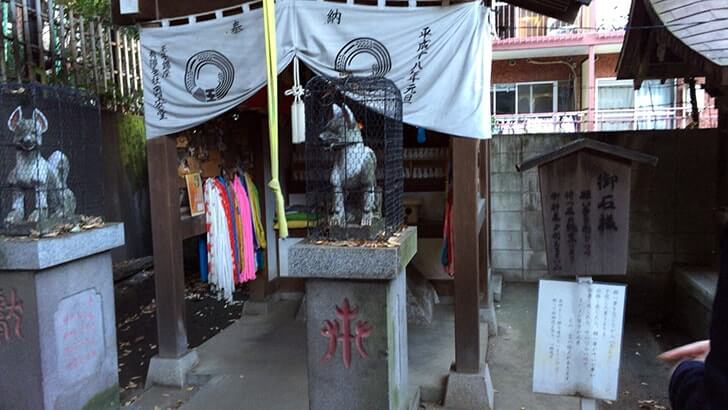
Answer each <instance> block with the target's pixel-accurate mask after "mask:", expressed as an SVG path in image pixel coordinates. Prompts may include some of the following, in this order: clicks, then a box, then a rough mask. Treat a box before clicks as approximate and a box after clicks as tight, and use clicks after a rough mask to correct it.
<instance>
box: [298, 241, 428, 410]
mask: <svg viewBox="0 0 728 410" xmlns="http://www.w3.org/2000/svg"><path fill="white" fill-rule="evenodd" d="M416 251H417V230H416V229H414V228H410V229H407V230H406V231H405V232H404V233H403V234H402V235H401V236H400V237H399V238H398V244H396V245H391V247H376V248H375V247H335V246H326V245H315V244H311V243H306V242H303V243H299V244H296V245H294V246H292V247H291V248H290V249H289V252H288V268H289V272H290V276H293V277H302V278H308V279H309V280H308V281H307V282H306V330H307V336H306V340H307V347H308V349H307V351H308V384H309V405H310V408H311V410H328V409H352V410H355V409H362V410H364V409H366V410H369V409H390V410H400V409H405V408H407V407H408V403H407V394H408V389H407V372H408V367H407V292H406V275H405V267H406V265H407V264H408V263H409V262H410V261H411V260H412V257H413V256H414V254H415V252H416Z"/></svg>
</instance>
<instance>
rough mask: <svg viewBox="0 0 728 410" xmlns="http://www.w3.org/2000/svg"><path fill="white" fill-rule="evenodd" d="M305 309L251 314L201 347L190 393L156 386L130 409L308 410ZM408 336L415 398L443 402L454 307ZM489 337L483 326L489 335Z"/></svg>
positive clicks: (289, 305)
mask: <svg viewBox="0 0 728 410" xmlns="http://www.w3.org/2000/svg"><path fill="white" fill-rule="evenodd" d="M298 305H299V301H280V302H277V303H275V305H274V308H273V311H272V313H271V314H270V315H267V316H259V317H243V318H242V319H241V320H239V321H237V322H236V323H234V324H233V325H231V326H230V327H228V328H227V329H225V330H223V331H222V332H221V333H220V334H218V335H217V336H215V337H214V338H212V339H211V340H209V341H207V342H206V343H204V344H203V345H201V346H200V347H198V348H197V352H198V353H199V356H200V364H199V365H198V366H197V368H196V369H195V370H194V371H193V373H192V374H191V375H190V383H191V384H192V385H191V386H188V387H186V388H185V389H183V390H182V392H183V393H182V392H180V391H176V392H175V391H173V390H169V389H162V388H152V389H149V390H147V391H146V392H145V393H143V394H142V395H141V396H140V397H139V398H138V399H137V400H136V401H135V402H134V403H131V404H129V405H128V406H127V408H129V409H135V410H136V409H140V410H146V409H149V410H153V409H155V407H157V408H162V409H167V408H169V407H170V405H173V407H175V408H176V407H180V408H182V409H207V408H211V407H210V405H211V404H214V408H215V409H216V410H226V409H260V410H301V409H305V408H308V387H307V383H308V378H307V373H306V352H305V348H306V335H305V329H306V324H305V323H304V322H302V321H297V320H295V316H296V312H297V310H298ZM408 332H409V338H408V339H409V369H410V372H409V382H410V383H409V396H410V397H413V396H414V395H415V393H416V392H417V389H418V388H419V389H420V391H421V397H422V398H423V400H431V401H436V400H442V398H443V396H444V386H445V381H446V377H447V375H448V372H449V369H450V365H451V364H452V362H453V361H454V359H455V350H454V346H455V339H454V337H455V336H454V316H453V312H452V306H450V305H437V306H436V308H435V312H434V318H433V324H432V325H431V326H409V329H408ZM487 333H488V329H487V326H486V325H485V324H483V325H482V327H481V335H487ZM483 340H484V342H483V343H484V346H482V349H481V350H482V351H483V352H484V354H485V352H486V350H487V346H486V345H485V343H486V342H485V340H486V339H485V338H484V339H483ZM188 389H189V390H188Z"/></svg>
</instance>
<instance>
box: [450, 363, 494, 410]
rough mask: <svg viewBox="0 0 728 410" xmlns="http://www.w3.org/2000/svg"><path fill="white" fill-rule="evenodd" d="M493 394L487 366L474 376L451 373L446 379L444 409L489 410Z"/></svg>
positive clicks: (491, 407)
mask: <svg viewBox="0 0 728 410" xmlns="http://www.w3.org/2000/svg"><path fill="white" fill-rule="evenodd" d="M493 394H494V391H493V382H492V380H491V378H490V369H489V368H488V365H487V364H486V365H484V366H483V367H482V368H481V369H480V372H478V373H474V374H468V373H458V372H455V371H452V372H450V376H449V377H448V378H447V392H446V393H445V407H446V408H448V409H458V410H491V409H493Z"/></svg>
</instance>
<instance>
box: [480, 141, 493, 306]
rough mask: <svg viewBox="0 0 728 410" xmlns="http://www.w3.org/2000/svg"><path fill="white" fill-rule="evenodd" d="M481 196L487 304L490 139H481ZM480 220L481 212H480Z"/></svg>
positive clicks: (482, 262)
mask: <svg viewBox="0 0 728 410" xmlns="http://www.w3.org/2000/svg"><path fill="white" fill-rule="evenodd" d="M478 167H479V170H480V196H481V198H483V199H482V201H483V205H484V206H483V208H484V209H483V223H482V224H481V223H480V222H479V223H478V226H479V228H478V229H479V230H478V245H479V246H480V254H479V257H480V260H479V261H478V267H480V269H482V271H481V272H480V293H481V295H482V296H483V298H484V300H483V302H485V304H486V305H487V304H489V303H490V301H489V297H490V275H489V267H490V206H491V205H490V140H483V141H480V163H479V165H478ZM478 221H480V213H479V214H478Z"/></svg>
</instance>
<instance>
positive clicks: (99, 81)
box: [0, 0, 142, 108]
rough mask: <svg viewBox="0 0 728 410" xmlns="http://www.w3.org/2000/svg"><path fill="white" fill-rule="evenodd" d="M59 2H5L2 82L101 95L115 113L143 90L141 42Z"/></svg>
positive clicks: (0, 3) (0, 13)
mask: <svg viewBox="0 0 728 410" xmlns="http://www.w3.org/2000/svg"><path fill="white" fill-rule="evenodd" d="M55 1H56V0H0V82H24V81H36V82H42V83H52V84H60V85H68V86H74V87H78V88H84V89H88V90H91V91H94V92H96V93H97V94H98V95H100V96H102V101H103V102H104V103H105V104H106V105H107V106H108V107H109V108H117V106H118V105H119V102H120V101H121V99H120V98H121V97H129V96H139V95H140V94H141V93H140V91H141V89H142V80H141V78H142V77H141V64H140V56H139V50H140V46H139V39H138V35H137V33H136V32H135V31H134V30H132V29H128V28H118V27H113V26H111V25H110V24H108V23H106V22H104V21H101V20H99V19H89V18H83V17H80V16H78V15H76V14H75V13H73V12H72V11H70V10H69V8H68V7H64V6H63V5H60V4H55Z"/></svg>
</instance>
